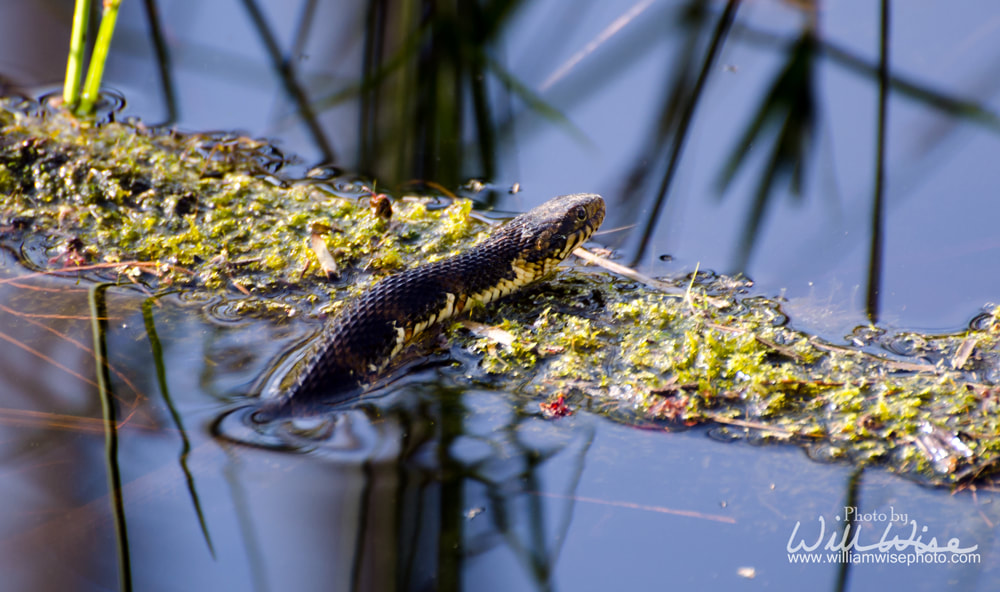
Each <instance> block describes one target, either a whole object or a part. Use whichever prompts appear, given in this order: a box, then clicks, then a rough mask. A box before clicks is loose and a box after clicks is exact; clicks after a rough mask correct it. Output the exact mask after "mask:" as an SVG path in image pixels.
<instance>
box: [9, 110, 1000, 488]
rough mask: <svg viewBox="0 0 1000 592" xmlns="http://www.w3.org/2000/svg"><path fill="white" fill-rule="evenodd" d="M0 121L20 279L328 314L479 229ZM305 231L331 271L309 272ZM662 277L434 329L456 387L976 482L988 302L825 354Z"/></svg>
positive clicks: (72, 129) (158, 142)
mask: <svg viewBox="0 0 1000 592" xmlns="http://www.w3.org/2000/svg"><path fill="white" fill-rule="evenodd" d="M0 107H2V108H0V126H2V128H3V135H2V137H0V192H2V193H3V194H4V195H5V197H4V200H3V206H2V208H3V209H2V211H0V217H2V220H0V225H2V226H3V228H4V230H3V236H2V241H3V243H4V244H6V245H8V246H10V247H16V246H18V245H21V244H24V243H25V242H26V241H35V242H38V241H40V242H41V244H42V247H43V248H42V249H40V250H37V252H38V253H40V255H36V256H35V258H34V259H29V260H28V261H26V264H28V265H30V266H32V267H35V268H37V269H59V268H65V267H67V266H68V267H72V266H73V265H79V266H88V267H87V268H88V269H92V268H93V266H95V264H96V265H99V266H100V265H105V264H106V267H105V268H103V269H100V270H96V271H91V272H89V273H93V274H96V275H98V276H100V277H102V278H103V279H107V274H111V275H113V276H116V277H118V278H119V279H120V280H121V281H132V282H136V283H138V284H142V285H143V286H144V288H145V289H147V290H167V289H177V288H183V289H186V290H193V291H202V292H209V293H216V294H221V295H222V296H223V297H225V298H228V299H230V305H229V307H228V309H229V311H230V312H231V313H233V314H240V315H245V316H261V317H265V318H270V319H288V318H291V317H296V316H303V315H324V314H327V315H328V314H334V313H335V312H336V311H337V309H339V307H340V306H342V305H343V303H344V302H346V301H347V300H349V299H350V298H351V297H352V296H354V295H356V294H358V293H359V292H360V291H361V290H363V289H364V288H365V287H366V286H367V285H368V284H369V283H370V282H371V281H373V280H374V279H375V278H377V277H380V276H382V275H385V274H387V273H391V272H392V271H395V270H398V269H401V268H405V267H408V266H411V265H415V264H418V263H422V262H425V261H429V260H435V259H439V258H443V257H447V256H450V255H452V254H454V253H456V252H459V251H461V250H463V249H465V248H468V247H469V246H470V245H472V244H474V243H475V242H476V241H477V240H479V239H481V238H482V237H483V236H484V235H485V234H487V233H488V232H489V227H488V225H486V224H483V223H480V222H478V221H477V220H476V219H475V218H474V216H473V215H472V204H471V202H470V201H469V200H467V199H455V200H452V201H450V202H448V205H442V204H441V202H440V201H439V200H437V199H432V198H420V197H409V198H405V199H397V200H394V201H393V204H392V215H391V217H390V218H389V219H385V218H384V217H382V216H379V215H376V213H375V212H374V211H373V210H372V208H371V207H370V203H369V202H370V199H369V198H370V197H371V192H370V191H369V190H368V189H367V188H366V187H365V186H364V185H363V184H361V183H360V182H357V181H355V180H351V179H349V178H344V177H336V176H331V175H326V174H324V173H323V172H322V171H319V172H317V173H316V174H313V175H310V176H307V177H306V178H304V179H298V180H289V179H284V178H280V177H278V176H277V175H276V170H275V164H274V163H275V156H274V152H273V147H270V146H268V145H266V144H264V143H261V142H258V141H254V140H250V139H247V138H241V137H238V136H223V137H220V136H208V135H199V134H180V133H176V132H171V131H165V130H155V129H146V128H144V127H143V126H142V125H140V124H137V123H104V124H101V125H83V124H81V123H80V122H78V121H77V120H75V119H74V118H72V117H69V116H67V115H65V114H63V113H61V112H59V111H47V110H45V109H36V110H34V111H28V110H24V109H19V108H18V109H15V108H13V107H11V106H9V105H7V106H6V107H3V104H2V103H0ZM314 236H318V237H319V238H320V240H322V242H323V244H324V245H325V247H326V250H327V251H328V252H329V254H330V255H331V256H332V258H333V259H334V260H335V262H336V269H337V273H336V274H328V271H324V269H323V268H322V267H321V266H320V264H319V261H318V259H317V255H316V253H315V252H314V251H313V246H312V242H311V241H312V240H314ZM32 252H35V251H32ZM101 274H104V275H101ZM330 275H332V276H333V277H329V276H330ZM662 284H666V285H670V286H673V287H674V288H675V289H674V290H673V291H672V292H666V291H664V290H662V289H657V288H655V287H650V286H647V285H644V284H642V283H637V282H635V281H633V280H628V279H623V278H620V277H618V276H616V275H613V274H610V273H607V272H602V271H595V270H593V269H581V268H575V269H563V270H560V271H559V272H558V273H556V274H555V275H554V276H553V277H552V278H550V279H548V280H546V281H545V282H542V283H540V284H539V285H536V286H534V287H532V288H529V289H527V290H525V291H523V292H522V293H520V294H519V295H517V296H515V297H512V298H508V299H505V300H503V301H501V302H498V303H496V304H495V305H493V306H490V307H487V308H485V309H483V308H477V309H476V310H473V311H472V312H471V315H472V318H473V319H474V320H475V321H477V322H479V323H482V324H484V325H486V326H489V327H492V328H494V329H495V330H498V331H500V332H501V333H502V334H503V335H504V336H505V338H504V339H498V338H497V337H496V333H490V332H481V331H480V332H475V331H471V330H470V329H469V328H468V326H467V324H463V323H461V322H459V321H455V322H453V323H450V324H448V326H446V327H445V328H444V334H445V336H446V337H447V338H448V339H449V342H450V343H451V344H452V347H453V348H455V349H456V350H461V352H465V353H464V355H456V356H454V357H455V359H466V360H467V359H470V356H469V355H468V352H471V353H472V354H474V356H475V358H474V359H475V360H476V362H475V363H467V364H465V366H464V367H463V370H464V378H462V379H461V380H464V381H465V382H467V383H469V384H475V385H488V386H490V387H495V388H503V389H506V390H509V391H511V392H514V393H520V394H521V396H525V397H532V398H533V399H537V400H538V401H545V400H548V401H556V400H558V401H559V402H560V405H562V402H563V401H564V402H565V404H567V405H569V406H570V407H583V408H587V409H590V410H592V411H595V412H598V413H604V414H606V415H608V416H609V417H612V418H615V419H617V420H620V421H625V422H628V423H631V424H637V425H643V426H646V427H658V428H662V429H678V428H683V427H685V426H694V425H700V424H714V425H716V426H720V427H717V428H716V429H719V430H725V431H727V432H728V433H729V434H730V435H731V436H735V437H747V438H750V437H753V438H754V439H755V440H756V441H775V442H793V443H797V444H800V445H802V446H804V447H806V448H807V449H808V450H809V451H810V453H811V454H812V455H813V457H814V458H818V459H826V460H849V461H851V462H855V463H862V464H878V465H881V466H885V467H887V468H888V469H890V470H892V471H895V472H898V473H902V474H906V475H909V476H912V477H916V478H920V479H922V480H924V481H926V482H930V483H954V482H958V481H962V480H969V479H974V478H977V477H981V476H984V475H987V474H990V473H992V472H993V469H994V467H995V466H996V464H997V462H998V459H1000V413H998V412H1000V386H998V385H997V381H998V379H1000V376H998V374H997V372H998V369H1000V347H998V341H1000V339H998V333H1000V319H998V311H997V310H996V309H990V310H988V311H987V312H985V313H983V314H982V315H980V316H979V317H977V318H976V319H975V320H974V321H973V323H971V325H970V328H969V329H968V330H967V331H965V332H962V333H959V334H954V335H922V334H918V333H912V332H909V333H903V332H899V333H893V332H889V331H886V330H884V329H882V328H878V327H866V328H862V329H860V330H859V331H857V332H856V334H855V336H854V337H855V339H856V340H857V343H851V344H850V345H840V344H832V343H828V342H825V341H823V340H821V339H819V338H817V337H815V336H811V335H808V334H806V333H803V332H800V331H796V330H793V329H792V328H790V327H789V326H788V319H787V317H786V315H785V314H784V312H783V311H782V308H781V305H780V302H777V301H775V300H771V299H767V298H763V297H760V296H751V295H749V294H748V291H749V290H748V288H749V284H748V283H747V282H745V281H741V280H739V279H734V278H727V277H724V276H713V275H711V274H705V273H699V274H696V275H695V276H693V277H689V278H678V279H677V280H676V281H674V282H671V281H669V280H664V281H663V282H661V284H659V285H662ZM456 353H458V351H456Z"/></svg>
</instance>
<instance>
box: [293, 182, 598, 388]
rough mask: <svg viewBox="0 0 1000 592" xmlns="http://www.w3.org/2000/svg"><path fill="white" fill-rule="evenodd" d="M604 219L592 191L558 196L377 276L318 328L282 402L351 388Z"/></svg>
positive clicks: (526, 277)
mask: <svg viewBox="0 0 1000 592" xmlns="http://www.w3.org/2000/svg"><path fill="white" fill-rule="evenodd" d="M603 220H604V200H602V199H601V197H600V196H598V195H594V194H589V193H579V194H573V195H564V196H561V197H556V198H554V199H551V200H549V201H548V202H546V203H544V204H542V205H541V206H538V207H537V208H534V209H532V210H530V211H528V212H526V213H524V214H521V215H519V216H517V217H516V218H514V219H513V220H511V221H510V222H508V223H507V224H505V225H503V226H501V227H498V228H497V229H496V230H495V231H494V232H493V233H492V234H490V235H489V237H487V238H486V239H485V240H484V241H482V242H481V243H479V244H477V245H476V246H474V247H472V248H471V249H470V250H468V251H466V252H464V253H461V254H459V255H456V256H454V257H450V258H447V259H442V260H440V261H436V262H433V263H427V264H424V265H420V266H417V267H414V268H411V269H408V270H405V271H402V272H400V273H397V274H394V275H390V276H388V277H386V278H383V279H382V280H380V281H378V282H377V283H375V284H374V285H373V286H372V287H371V288H369V289H368V290H366V291H365V292H363V293H362V294H361V295H360V296H358V297H357V298H356V299H354V300H353V301H351V302H350V303H349V304H348V305H347V306H346V308H345V309H344V310H343V311H342V312H341V313H340V314H338V315H337V316H336V317H334V319H333V320H332V321H331V322H330V323H329V324H328V325H327V326H326V327H324V329H323V331H322V333H321V335H320V337H319V338H318V339H317V340H316V347H315V348H314V350H313V352H312V354H311V355H310V356H309V358H308V359H307V361H306V362H305V365H304V367H303V370H302V371H301V373H300V374H299V376H298V379H297V380H296V382H295V383H294V385H293V386H292V387H291V388H290V389H289V390H288V391H287V392H286V393H285V395H284V396H283V397H282V403H283V405H282V406H285V405H287V404H289V403H291V404H294V403H295V402H300V401H301V402H326V403H329V402H336V401H338V400H341V399H343V398H344V397H345V396H346V395H347V394H350V393H352V392H353V393H357V392H358V391H359V388H360V387H361V386H362V385H363V384H364V383H366V382H368V381H369V380H371V379H372V378H374V377H376V376H378V374H379V373H380V372H382V371H383V370H384V369H385V367H386V366H387V365H388V364H389V362H391V361H392V359H393V358H394V357H395V356H396V355H397V354H399V352H400V351H402V349H403V348H404V347H405V346H406V345H407V344H408V343H409V342H411V341H412V340H413V339H414V338H415V337H416V336H417V335H419V334H420V333H421V332H423V331H424V330H426V329H427V328H428V327H431V326H432V325H434V324H435V323H438V322H441V321H442V320H444V319H447V318H449V317H451V316H454V315H457V314H459V313H461V312H462V310H464V309H466V308H468V307H469V306H470V305H471V304H472V303H479V304H487V303H490V302H492V301H494V300H496V299H498V298H501V297H503V296H506V295H508V294H510V293H512V292H514V291H516V290H518V289H520V288H522V287H524V286H526V285H528V284H530V283H532V282H534V281H536V280H538V279H540V278H542V277H543V276H545V275H546V274H548V273H549V272H551V271H552V270H553V268H555V266H556V265H558V264H559V263H560V262H561V261H563V260H564V259H565V258H566V257H567V256H569V254H570V253H572V252H573V250H574V249H575V248H576V247H578V246H579V245H581V244H583V243H584V242H585V241H586V240H587V239H588V238H590V236H591V235H592V234H593V233H594V231H595V230H596V229H597V228H598V227H599V226H600V224H601V222H602V221H603Z"/></svg>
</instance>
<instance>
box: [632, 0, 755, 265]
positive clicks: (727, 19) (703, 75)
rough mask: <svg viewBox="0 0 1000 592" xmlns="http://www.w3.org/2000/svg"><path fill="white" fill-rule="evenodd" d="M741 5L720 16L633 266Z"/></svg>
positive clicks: (648, 235)
mask: <svg viewBox="0 0 1000 592" xmlns="http://www.w3.org/2000/svg"><path fill="white" fill-rule="evenodd" d="M739 6H740V3H739V2H738V1H737V0H729V1H728V2H726V8H725V10H724V11H723V12H722V15H721V16H719V20H718V22H717V23H716V26H715V30H714V31H713V33H712V37H711V40H710V42H709V46H708V49H707V50H706V52H705V58H704V60H703V61H702V66H701V71H700V72H699V73H698V79H697V80H696V81H695V84H694V87H692V89H691V94H690V95H689V96H688V97H687V98H686V101H685V103H684V109H683V111H682V114H681V116H680V123H679V125H678V127H677V134H676V136H675V138H674V142H673V144H672V146H671V149H670V156H669V158H668V159H667V169H666V171H665V172H664V174H663V180H662V181H661V182H660V187H659V189H658V190H657V192H656V199H655V201H654V202H653V208H652V211H651V212H650V213H649V218H648V220H647V222H646V226H645V227H644V228H643V230H642V237H641V238H640V239H639V244H638V246H637V247H636V251H635V256H634V257H633V258H632V262H631V264H630V265H629V267H636V266H638V265H639V263H640V262H641V261H642V260H643V258H644V257H645V256H646V250H647V249H648V248H649V243H650V241H651V240H652V238H653V231H654V230H656V225H657V221H658V220H659V218H660V211H661V210H662V209H663V205H664V204H665V203H666V201H667V192H668V191H669V190H670V186H671V185H672V184H673V180H674V174H675V173H676V172H677V165H678V164H679V163H680V160H681V154H682V153H683V151H684V144H685V140H687V135H688V130H689V129H690V128H691V123H692V122H693V121H694V112H695V108H696V107H697V106H698V103H699V101H700V100H701V95H702V92H703V91H704V89H705V85H706V83H707V82H708V77H709V75H710V74H711V72H712V66H713V64H715V60H716V58H717V57H718V55H719V53H720V51H721V50H722V45H723V44H724V43H725V41H726V39H727V38H728V36H729V29H730V28H732V25H733V22H734V21H735V20H736V11H737V9H738V8H739Z"/></svg>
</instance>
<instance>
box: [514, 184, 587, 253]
mask: <svg viewBox="0 0 1000 592" xmlns="http://www.w3.org/2000/svg"><path fill="white" fill-rule="evenodd" d="M603 221H604V200H603V199H601V196H600V195H596V194H594V193H574V194H572V195H563V196H560V197H556V198H553V199H550V200H549V201H547V202H545V203H543V204H542V205H540V206H538V207H537V208H534V209H532V210H529V211H527V212H525V213H523V214H521V215H520V216H518V217H516V218H514V219H513V220H511V221H510V223H508V224H507V228H506V229H505V230H506V231H507V232H508V233H514V234H516V235H519V238H520V242H521V244H522V245H524V246H525V247H526V248H527V249H530V251H531V252H530V253H526V255H527V256H526V259H527V260H529V261H554V262H555V263H558V262H559V261H562V260H563V259H565V258H566V257H567V256H569V254H570V253H572V252H573V249H575V248H577V247H578V246H580V245H582V244H583V243H584V242H586V241H587V239H589V238H590V236H591V235H592V234H594V231H595V230H597V228H598V227H599V226H600V225H601V222H603Z"/></svg>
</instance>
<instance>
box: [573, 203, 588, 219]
mask: <svg viewBox="0 0 1000 592" xmlns="http://www.w3.org/2000/svg"><path fill="white" fill-rule="evenodd" d="M576 219H577V220H586V219H587V209H586V208H584V207H583V206H576Z"/></svg>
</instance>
